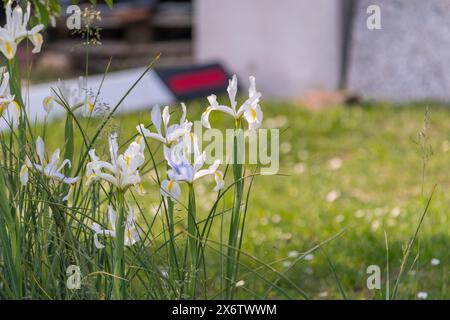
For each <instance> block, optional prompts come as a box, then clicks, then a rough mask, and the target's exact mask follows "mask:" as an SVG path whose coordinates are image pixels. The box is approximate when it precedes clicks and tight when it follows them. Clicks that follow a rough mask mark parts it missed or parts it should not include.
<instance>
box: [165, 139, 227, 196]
mask: <svg viewBox="0 0 450 320" xmlns="http://www.w3.org/2000/svg"><path fill="white" fill-rule="evenodd" d="M187 137H188V138H187V139H183V141H181V142H179V143H178V144H177V145H175V146H173V147H172V148H167V147H164V157H165V159H166V161H167V163H168V165H169V167H170V169H169V170H168V172H167V176H168V178H169V179H168V180H164V181H162V183H161V194H162V195H163V196H169V197H171V198H172V199H174V200H178V199H179V198H180V196H181V189H180V186H179V182H185V183H188V184H191V185H192V184H193V183H194V181H195V180H197V179H200V178H201V177H204V176H206V175H214V179H215V181H216V186H215V188H214V191H219V190H221V189H223V187H224V184H225V183H224V180H223V173H222V172H221V171H219V170H218V168H219V165H220V160H216V161H215V162H214V164H213V165H211V166H210V167H209V168H208V169H202V167H203V166H204V164H205V160H206V153H205V152H203V153H200V152H199V147H198V141H197V136H196V135H195V134H192V133H190V134H188V135H187ZM187 140H189V141H188V142H187ZM191 151H193V158H194V159H193V164H191V163H190V161H189V158H190V153H191Z"/></svg>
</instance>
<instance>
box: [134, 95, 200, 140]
mask: <svg viewBox="0 0 450 320" xmlns="http://www.w3.org/2000/svg"><path fill="white" fill-rule="evenodd" d="M181 108H182V110H183V114H182V116H181V119H180V123H179V124H178V123H175V124H172V125H169V122H170V112H169V107H168V106H166V107H165V108H164V110H163V112H162V115H161V109H160V108H159V106H154V107H153V109H152V113H151V119H152V123H153V126H154V127H155V130H156V133H155V132H151V131H150V130H148V129H147V128H146V127H145V126H144V125H143V124H140V125H138V126H137V127H136V129H137V131H138V132H139V134H141V135H143V136H144V137H146V138H151V139H155V140H158V141H160V142H162V143H163V144H164V145H165V146H167V147H170V146H171V145H172V144H174V143H177V142H179V140H180V139H181V138H182V137H184V136H185V135H186V134H188V133H189V132H191V128H192V122H189V121H187V120H186V105H185V104H184V103H182V104H181ZM161 124H162V125H163V128H161Z"/></svg>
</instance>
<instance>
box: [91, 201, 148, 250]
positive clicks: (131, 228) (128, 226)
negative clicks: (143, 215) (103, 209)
mask: <svg viewBox="0 0 450 320" xmlns="http://www.w3.org/2000/svg"><path fill="white" fill-rule="evenodd" d="M108 220H109V224H110V226H111V229H102V228H101V227H100V225H99V224H98V223H95V222H94V223H93V224H92V225H91V229H92V230H93V231H94V232H95V234H94V244H95V247H96V248H97V249H103V248H104V247H105V246H104V245H103V244H102V243H101V242H100V241H99V239H98V235H104V236H110V237H113V238H114V237H115V236H116V212H115V211H114V209H113V207H112V206H108ZM138 241H139V234H138V232H137V228H136V224H135V223H134V211H133V208H130V210H129V212H128V216H127V221H126V222H125V238H124V245H125V246H127V247H129V246H132V245H133V244H135V243H136V242H138Z"/></svg>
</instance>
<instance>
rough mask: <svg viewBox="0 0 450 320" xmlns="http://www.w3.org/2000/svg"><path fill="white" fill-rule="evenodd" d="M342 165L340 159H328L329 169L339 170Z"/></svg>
mask: <svg viewBox="0 0 450 320" xmlns="http://www.w3.org/2000/svg"><path fill="white" fill-rule="evenodd" d="M341 167H342V159H341V158H338V157H335V158H331V159H330V160H329V161H328V168H330V169H331V170H339V169H340V168H341Z"/></svg>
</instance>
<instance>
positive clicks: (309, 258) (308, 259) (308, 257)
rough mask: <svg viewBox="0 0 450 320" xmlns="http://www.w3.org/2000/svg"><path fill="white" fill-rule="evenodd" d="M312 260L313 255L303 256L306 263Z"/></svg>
mask: <svg viewBox="0 0 450 320" xmlns="http://www.w3.org/2000/svg"><path fill="white" fill-rule="evenodd" d="M313 259H314V255H313V254H312V253H310V254H307V255H306V256H305V260H306V261H312V260H313Z"/></svg>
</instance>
